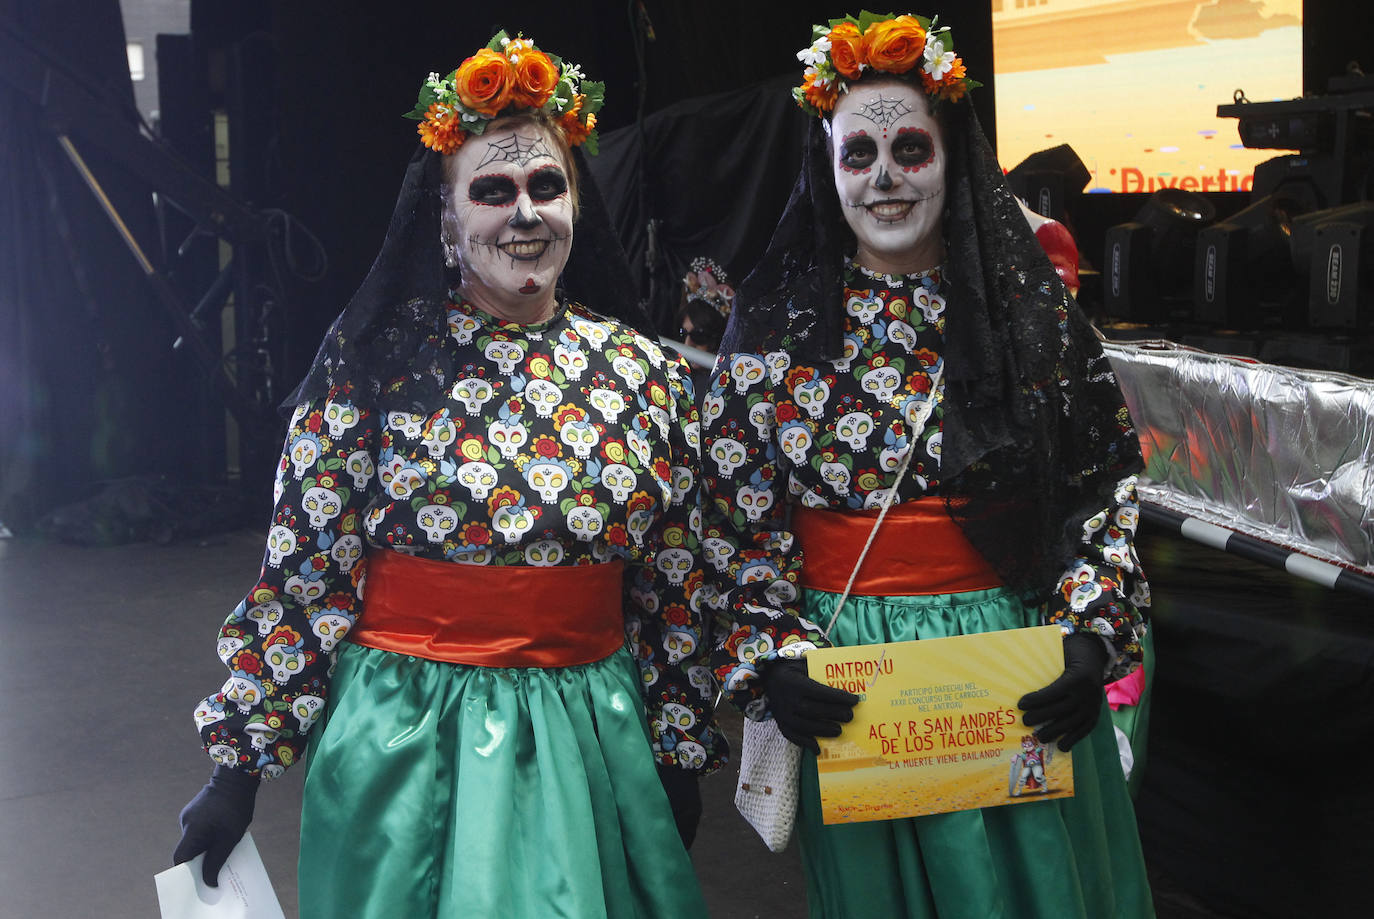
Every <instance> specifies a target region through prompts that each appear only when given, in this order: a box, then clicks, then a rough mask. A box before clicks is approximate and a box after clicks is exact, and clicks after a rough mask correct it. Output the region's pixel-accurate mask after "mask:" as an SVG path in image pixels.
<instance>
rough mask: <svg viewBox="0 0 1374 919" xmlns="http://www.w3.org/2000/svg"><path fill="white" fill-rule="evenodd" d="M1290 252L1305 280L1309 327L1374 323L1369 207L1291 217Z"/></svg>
mask: <svg viewBox="0 0 1374 919" xmlns="http://www.w3.org/2000/svg"><path fill="white" fill-rule="evenodd" d="M1292 253H1293V264H1294V266H1295V267H1296V268H1297V270H1298V271H1299V272H1301V273H1303V274H1305V275H1307V319H1308V322H1309V323H1310V324H1311V325H1312V326H1313V327H1315V328H1326V329H1354V328H1358V327H1368V326H1370V325H1371V324H1374V322H1372V321H1374V309H1371V307H1374V202H1369V201H1362V202H1360V203H1358V204H1347V205H1344V206H1343V207H1333V208H1327V209H1326V210H1322V211H1315V212H1313V213H1311V214H1304V215H1302V216H1301V217H1297V218H1295V219H1294V220H1293V240H1292Z"/></svg>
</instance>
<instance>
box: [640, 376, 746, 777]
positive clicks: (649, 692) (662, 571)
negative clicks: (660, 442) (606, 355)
mask: <svg viewBox="0 0 1374 919" xmlns="http://www.w3.org/2000/svg"><path fill="white" fill-rule="evenodd" d="M665 364H666V366H665V369H666V374H665V376H666V382H667V388H666V391H665V390H664V389H663V388H662V387H660V386H659V385H658V384H657V383H655V382H650V383H649V385H648V386H647V391H646V398H647V400H648V401H649V408H650V412H651V414H654V413H655V411H654V410H655V409H658V410H660V411H662V412H663V413H664V415H660V416H659V417H665V416H666V427H667V453H666V456H660V457H658V458H656V462H657V463H661V464H663V467H662V468H659V469H656V470H655V477H656V478H660V480H665V479H666V482H667V483H668V494H666V495H665V496H664V497H665V501H664V504H663V506H662V509H661V513H660V516H659V519H658V522H657V525H656V526H655V527H653V528H652V529H651V530H650V531H649V533H648V534H647V535H646V537H645V539H644V543H643V545H642V546H636V547H632V548H631V552H630V565H629V570H628V572H627V576H628V578H629V580H630V589H629V598H628V599H629V602H628V603H627V607H626V608H627V614H626V620H627V628H628V632H629V637H630V640H631V642H632V645H633V647H634V648H635V651H636V657H637V658H638V661H639V667H640V674H641V677H642V679H643V683H644V696H645V705H646V709H647V711H648V717H649V728H650V733H651V735H652V743H653V750H654V757H655V759H656V760H657V761H658V762H659V764H660V765H665V766H673V765H676V766H680V767H681V768H683V769H688V770H692V771H694V772H698V773H702V774H705V773H708V772H714V771H715V770H716V769H719V768H720V767H721V765H722V764H723V763H724V762H725V761H726V759H727V757H728V754H729V744H728V741H727V740H726V738H725V735H724V734H722V733H721V731H720V729H719V727H718V726H717V725H716V722H715V697H716V688H715V685H714V683H713V681H712V679H711V671H710V668H709V666H708V655H709V653H710V629H709V613H710V610H709V609H708V608H706V607H704V606H703V600H704V599H705V594H704V593H703V587H704V585H705V575H704V573H703V571H702V566H701V510H700V494H701V465H700V461H699V454H698V451H697V448H698V437H699V433H700V425H699V422H698V419H697V410H696V401H695V394H694V392H693V389H692V378H691V374H690V372H689V370H688V367H687V364H686V362H684V361H683V360H682V359H681V358H678V359H676V360H675V361H665ZM632 500H633V499H632Z"/></svg>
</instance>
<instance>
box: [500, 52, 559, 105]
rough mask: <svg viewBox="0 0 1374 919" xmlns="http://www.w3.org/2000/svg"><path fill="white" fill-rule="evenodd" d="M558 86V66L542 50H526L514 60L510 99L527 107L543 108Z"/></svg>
mask: <svg viewBox="0 0 1374 919" xmlns="http://www.w3.org/2000/svg"><path fill="white" fill-rule="evenodd" d="M557 86H558V68H557V67H555V66H554V65H553V61H552V60H551V59H550V58H549V56H548V55H547V54H545V53H544V52H543V51H526V52H525V53H524V54H522V55H520V57H519V58H518V59H517V60H516V62H515V85H514V87H512V89H511V97H510V99H511V101H512V102H514V103H515V104H516V105H524V106H528V107H529V108H543V107H544V103H545V102H548V101H549V97H550V96H552V95H553V91H554V88H555V87H557Z"/></svg>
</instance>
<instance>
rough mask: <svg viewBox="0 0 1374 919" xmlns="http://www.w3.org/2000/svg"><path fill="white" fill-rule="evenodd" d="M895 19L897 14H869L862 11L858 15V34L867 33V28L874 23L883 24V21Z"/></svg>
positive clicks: (866, 11)
mask: <svg viewBox="0 0 1374 919" xmlns="http://www.w3.org/2000/svg"><path fill="white" fill-rule="evenodd" d="M896 18H897V14H896V13H872V12H869V11H868V10H864V11H862V12H861V13H859V20H858V24H859V31H860V32H867V31H868V27H869V26H871V25H873V23H875V22H883V21H885V20H888V19H896Z"/></svg>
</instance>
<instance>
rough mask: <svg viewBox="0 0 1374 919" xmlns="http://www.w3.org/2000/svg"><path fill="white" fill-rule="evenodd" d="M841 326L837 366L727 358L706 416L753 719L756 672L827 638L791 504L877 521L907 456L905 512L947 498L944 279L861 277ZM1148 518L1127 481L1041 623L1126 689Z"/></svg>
mask: <svg viewBox="0 0 1374 919" xmlns="http://www.w3.org/2000/svg"><path fill="white" fill-rule="evenodd" d="M845 311H846V322H845V334H844V351H843V353H842V355H841V357H840V358H839V359H838V360H835V361H832V362H826V363H823V364H819V365H817V364H806V363H800V362H796V361H794V360H793V359H792V358H791V356H790V355H789V354H788V353H786V352H784V351H772V352H768V353H736V354H722V355H721V356H720V357H719V359H718V360H717V363H716V367H715V373H714V375H713V377H712V380H711V384H710V386H709V388H708V391H707V393H706V394H705V396H704V398H703V400H702V405H701V425H702V437H701V449H702V476H703V480H704V482H705V485H706V491H707V493H708V494H709V496H710V500H708V501H707V502H706V518H705V521H704V524H703V525H704V529H703V531H702V537H703V539H702V549H703V559H704V561H705V562H706V563H707V564H708V566H710V570H711V571H712V572H713V578H712V585H711V586H710V587H709V588H708V592H709V593H710V595H711V596H710V597H709V600H710V605H711V606H713V607H714V608H715V609H716V610H717V613H716V619H717V623H716V627H715V632H716V643H717V648H716V649H715V651H714V654H713V657H712V666H713V668H714V671H715V675H716V677H717V679H718V680H719V681H720V683H721V685H722V686H724V687H725V688H726V690H727V691H729V692H731V694H732V697H733V699H734V701H735V702H736V704H738V705H739V706H740V707H741V708H744V709H745V710H746V711H748V712H749V713H751V714H753V715H755V716H757V715H759V714H760V712H759V706H760V704H761V703H760V698H761V697H760V695H759V691H758V684H757V682H756V681H755V679H754V677H755V676H756V673H757V668H758V666H759V665H760V664H761V663H763V662H766V661H768V660H770V659H772V658H774V657H776V656H778V653H779V652H778V649H780V648H782V647H784V646H785V645H793V646H794V648H805V647H808V646H809V645H811V644H814V645H822V644H824V643H825V642H824V639H823V638H822V636H821V632H820V627H819V626H817V625H816V624H815V623H812V622H809V621H807V620H805V619H804V618H801V617H800V615H799V602H798V601H799V599H800V592H799V588H798V578H799V572H800V569H801V564H802V560H801V557H800V553H799V551H798V550H799V547H798V545H797V541H796V540H795V538H794V537H793V534H792V533H791V532H790V531H789V530H788V529H787V526H786V519H787V518H786V506H787V504H788V503H789V502H795V503H797V504H800V505H802V506H804V507H816V508H824V509H829V510H837V511H844V510H862V509H868V508H874V507H877V506H879V505H880V503H881V501H882V499H883V496H884V494H885V493H886V491H885V490H886V489H889V488H890V487H891V486H892V483H893V481H894V479H895V477H896V470H897V468H898V466H899V464H900V462H901V459H902V457H903V456H904V455H905V453H906V451H908V450H914V451H915V453H914V454H913V455H912V458H911V463H910V467H909V469H908V470H907V474H906V478H905V479H904V480H903V482H902V484H901V487H900V488H899V490H898V494H897V495H896V496H895V498H894V500H896V501H898V502H901V501H911V500H914V499H917V498H920V497H922V496H925V495H935V494H939V493H940V440H941V419H942V417H943V411H942V407H941V405H940V400H941V398H942V396H943V386H942V385H941V384H940V383H939V379H940V377H941V374H939V373H937V371H938V370H940V368H941V367H942V357H941V350H942V343H943V330H944V324H945V285H944V284H943V283H942V280H941V276H940V272H939V270H938V269H936V270H932V271H929V272H923V273H920V274H916V275H909V276H906V277H892V276H887V275H879V274H874V273H871V272H868V271H866V270H865V269H862V268H860V267H858V266H856V265H853V264H852V263H851V264H850V265H849V266H848V267H847V269H846V276H845ZM933 378H934V379H935V382H934V383H932V379H933ZM932 398H933V399H935V406H934V408H933V411H930V412H929V414H928V416H926V422H925V425H924V427H923V430H920V431H913V430H910V429H909V424H910V419H912V418H919V417H922V413H920V412H917V411H916V409H918V408H920V407H922V405H923V403H925V402H926V401H928V400H930V399H932ZM1138 513H1139V510H1138V504H1137V498H1136V491H1135V477H1134V476H1131V477H1129V478H1127V479H1125V480H1123V481H1122V482H1121V483H1120V484H1119V486H1118V487H1117V489H1116V493H1115V495H1114V502H1113V504H1112V505H1111V506H1110V507H1106V508H1103V509H1102V510H1101V512H1099V513H1098V514H1096V515H1095V516H1093V517H1092V518H1091V519H1089V520H1088V521H1086V523H1085V524H1084V527H1083V539H1082V543H1081V545H1080V550H1081V551H1080V554H1079V555H1078V556H1077V557H1075V558H1066V559H1064V574H1063V576H1062V577H1061V578H1060V581H1059V584H1058V585H1057V587H1058V589H1057V591H1056V593H1055V595H1054V598H1053V599H1052V601H1051V602H1050V603H1049V604H1048V606H1047V608H1046V610H1045V621H1046V622H1047V623H1056V624H1058V625H1060V626H1061V627H1062V628H1063V630H1064V632H1065V633H1066V634H1068V633H1070V632H1074V631H1077V630H1080V629H1087V630H1091V631H1093V632H1097V633H1099V634H1101V635H1103V636H1104V638H1106V639H1108V641H1109V642H1110V644H1111V645H1112V647H1113V648H1114V650H1115V654H1114V659H1113V661H1112V666H1111V671H1112V674H1113V675H1114V676H1121V675H1124V674H1125V673H1126V672H1129V670H1130V668H1131V667H1132V666H1134V664H1135V662H1136V661H1138V660H1139V658H1140V636H1142V635H1143V617H1142V614H1141V612H1140V609H1141V608H1142V607H1145V606H1148V604H1149V588H1148V585H1147V583H1146V581H1145V579H1144V577H1143V576H1142V574H1141V571H1140V565H1139V560H1138V558H1137V556H1136V552H1135V549H1134V546H1133V545H1132V536H1133V535H1134V532H1135V525H1136V520H1137V517H1138ZM798 643H800V644H798Z"/></svg>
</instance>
